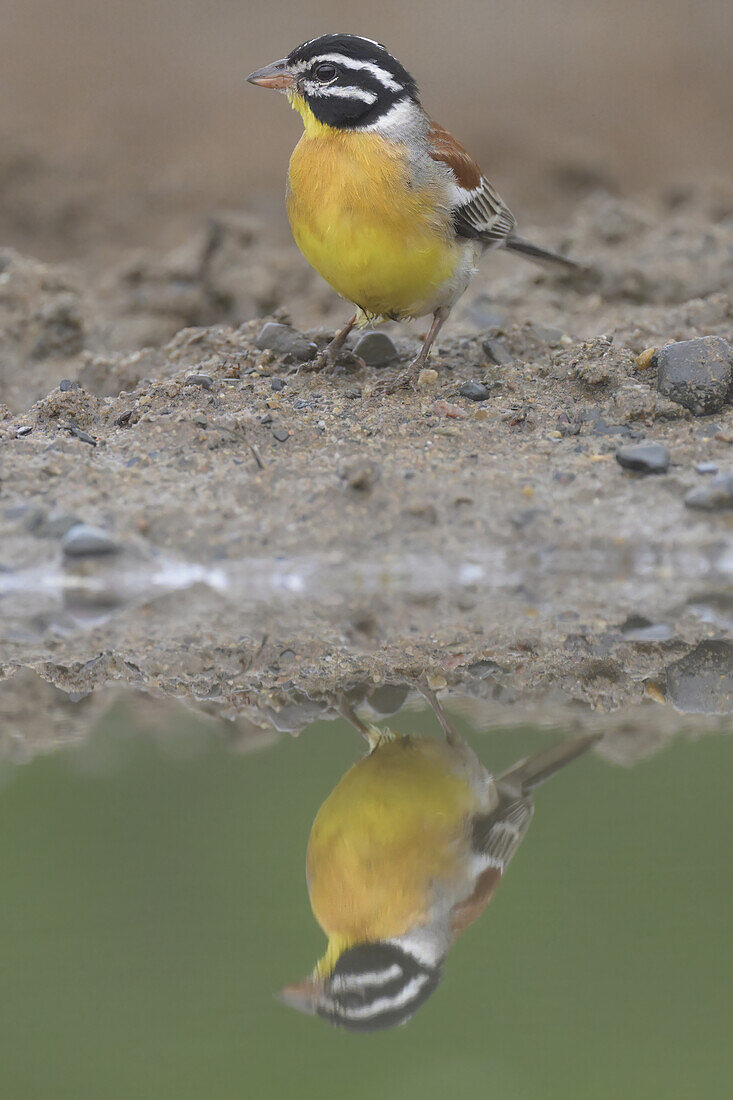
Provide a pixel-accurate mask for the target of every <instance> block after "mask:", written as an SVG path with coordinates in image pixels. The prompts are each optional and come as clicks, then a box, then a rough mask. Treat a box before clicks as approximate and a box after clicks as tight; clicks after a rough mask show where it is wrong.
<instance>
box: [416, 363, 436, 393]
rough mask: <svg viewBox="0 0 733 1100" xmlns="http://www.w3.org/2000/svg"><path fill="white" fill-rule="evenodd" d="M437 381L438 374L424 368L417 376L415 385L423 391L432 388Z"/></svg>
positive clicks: (429, 368)
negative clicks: (428, 387) (427, 387)
mask: <svg viewBox="0 0 733 1100" xmlns="http://www.w3.org/2000/svg"><path fill="white" fill-rule="evenodd" d="M437 381H438V372H437V370H433V368H432V367H425V368H424V369H423V370H421V371H420V373H419V375H418V376H417V384H418V386H420V387H422V388H423V389H424V388H425V387H426V386H434V385H435V383H436V382H437Z"/></svg>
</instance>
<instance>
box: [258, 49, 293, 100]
mask: <svg viewBox="0 0 733 1100" xmlns="http://www.w3.org/2000/svg"><path fill="white" fill-rule="evenodd" d="M247 80H248V81H249V83H250V84H259V86H260V88H275V89H277V91H278V92H285V91H287V89H288V88H292V87H293V86H294V85H295V77H294V76H293V74H292V73H291V72H290V70H289V69H288V60H287V58H286V57H284V58H283V59H282V61H273V62H272V64H271V65H265V67H264V69H257V71H256V72H254V73H250V74H249V76H248V77H247Z"/></svg>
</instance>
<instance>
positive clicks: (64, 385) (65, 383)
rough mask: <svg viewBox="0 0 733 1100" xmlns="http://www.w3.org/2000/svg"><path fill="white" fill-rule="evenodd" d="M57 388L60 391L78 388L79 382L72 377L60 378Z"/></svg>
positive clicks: (64, 391)
mask: <svg viewBox="0 0 733 1100" xmlns="http://www.w3.org/2000/svg"><path fill="white" fill-rule="evenodd" d="M59 389H60V390H61V392H62V393H66V391H67V390H78V389H79V383H78V382H76V381H74V379H73V378H62V379H61V381H60V382H59Z"/></svg>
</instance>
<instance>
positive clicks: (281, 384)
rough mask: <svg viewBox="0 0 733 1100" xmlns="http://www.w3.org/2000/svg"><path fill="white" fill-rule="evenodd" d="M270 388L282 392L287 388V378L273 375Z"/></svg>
mask: <svg viewBox="0 0 733 1100" xmlns="http://www.w3.org/2000/svg"><path fill="white" fill-rule="evenodd" d="M270 388H271V389H273V390H274V391H275V393H280V391H281V390H284V389H285V379H284V378H278V377H277V376H273V377H272V378H271V379H270Z"/></svg>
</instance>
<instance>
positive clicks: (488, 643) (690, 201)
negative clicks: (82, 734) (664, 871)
mask: <svg viewBox="0 0 733 1100" xmlns="http://www.w3.org/2000/svg"><path fill="white" fill-rule="evenodd" d="M731 209H732V207H731V205H730V204H729V203H728V202H727V200H726V199H725V196H724V195H722V194H721V192H720V190H718V189H712V190H700V191H698V192H691V193H687V194H680V195H677V196H676V197H675V198H674V200H673V201H669V200H665V201H661V200H660V201H658V202H648V203H629V202H625V201H622V200H619V199H617V198H613V197H610V196H608V195H607V194H603V193H595V194H592V195H590V196H589V197H588V198H587V199H586V200H585V201H584V202H583V203H582V204H581V205H580V206H579V208H578V210H577V211H576V213H575V216H574V217H573V218H572V219H571V220H570V221H569V222H568V224H567V225H566V226H565V227H564V228H563V230H562V232H557V231H556V232H554V233H551V232H548V231H547V230H545V231H540V230H538V231H537V232H536V233H535V236H537V237H539V238H540V239H541V240H543V241H545V242H546V243H548V244H550V245H553V246H557V247H562V248H564V249H566V250H567V251H568V252H570V253H571V254H572V255H574V256H576V257H578V258H580V259H583V260H585V261H587V262H589V263H592V264H594V265H595V266H596V268H597V270H598V272H599V274H598V275H597V277H596V278H594V279H591V280H585V281H584V280H581V281H579V282H576V283H574V284H573V283H569V282H566V281H563V280H561V279H560V280H559V279H558V278H557V277H556V276H554V275H552V274H549V273H545V272H544V271H543V270H541V269H539V268H537V267H536V266H533V265H531V264H527V263H522V262H521V261H518V260H515V259H513V258H511V257H507V256H502V255H495V256H490V257H489V258H488V261H487V262H486V263H485V264H484V265H483V267H482V271H481V274H480V275H479V276H478V277H477V279H476V280H475V283H474V285H473V286H472V288H471V291H470V293H469V294H468V295H466V298H465V300H464V301H463V302H462V303H461V305H460V308H459V309H457V310H456V314H455V318H454V319H452V320H451V323H450V325H449V326H448V327H447V328H446V330H445V332H446V335H445V338H444V339H443V340H442V341H441V343H440V346H439V349H438V351H437V353H436V355H435V357H434V362H433V364H432V367H433V368H434V373H430V374H429V375H428V376H427V377H426V378H425V379H424V383H423V384H422V385H420V386H418V387H417V388H416V389H414V390H409V391H406V392H403V393H399V394H396V395H393V396H388V397H379V396H378V394H375V393H374V392H373V388H374V384H375V382H376V381H377V380H379V378H381V377H385V376H389V375H390V374H391V373H394V372H395V371H396V370H397V369H399V364H394V365H392V366H390V367H386V368H364V367H363V366H359V365H358V364H355V363H354V362H349V361H348V359H347V360H345V361H344V363H343V365H342V366H340V367H339V368H338V369H337V370H336V371H335V372H334V373H333V374H330V375H323V374H319V373H313V372H310V371H308V370H307V369H304V368H303V367H300V368H299V367H298V364H297V363H296V362H295V361H293V360H292V357H290V356H282V355H277V354H275V353H273V352H271V351H267V350H264V351H263V350H260V349H258V348H257V346H256V340H257V336H258V334H259V332H260V330H261V328H262V326H263V323H264V322H265V320H267V319H273V318H274V319H276V320H279V321H292V322H293V323H294V324H295V325H297V327H298V328H299V329H301V330H303V331H304V332H305V334H306V336H307V337H308V338H309V339H311V340H313V341H314V342H315V343H317V344H322V343H323V342H325V340H326V339H327V338H328V336H329V335H330V333H331V332H332V331H333V326H334V324H336V323H338V322H339V321H340V320H341V319H342V318H343V316H344V315H345V307H344V306H343V304H339V303H338V302H337V300H336V299H335V297H334V296H333V295H332V293H331V292H330V291H329V290H328V288H327V287H325V285H324V284H323V283H321V282H320V280H319V279H318V278H317V277H316V276H315V275H314V274H313V273H312V272H310V271H309V269H308V268H307V267H306V265H305V264H304V263H302V261H300V260H299V258H298V257H297V255H296V253H295V250H294V247H293V246H292V245H288V244H282V245H279V244H278V245H275V244H273V240H272V234H271V232H270V231H269V229H268V225H267V223H266V222H264V223H263V222H262V221H259V220H257V219H256V218H254V217H252V216H251V215H244V214H241V213H231V214H221V215H217V216H216V217H214V218H210V219H208V220H207V221H206V223H205V224H204V225H203V226H202V227H201V229H200V230H199V231H197V232H196V233H194V234H193V235H192V236H191V237H190V238H189V239H188V240H186V241H184V242H183V244H181V245H179V246H178V247H177V248H175V249H174V250H171V251H168V250H160V249H155V248H153V249H149V250H147V251H145V252H141V251H136V252H135V253H134V254H129V253H125V254H124V255H122V254H121V255H120V256H119V257H118V258H117V260H116V261H115V262H113V263H110V265H109V267H108V268H107V269H105V270H104V271H103V272H102V273H101V274H100V272H99V267H98V261H97V260H95V261H94V262H90V263H88V264H86V265H85V264H84V263H76V264H75V265H73V266H66V267H63V266H60V265H49V264H45V263H42V262H40V261H38V260H34V259H32V258H30V257H28V256H23V255H21V254H19V253H17V252H14V251H13V250H10V249H7V250H5V252H4V253H2V256H1V257H0V354H2V363H3V372H2V376H1V377H0V401H1V402H4V404H3V405H0V448H1V456H2V466H1V469H0V494H1V495H0V522H1V523H2V540H1V542H0V546H1V550H0V597H1V599H2V605H1V606H2V611H3V615H2V620H1V625H0V667H2V669H3V674H4V675H5V677H6V681H5V684H4V685H2V687H3V692H2V693H0V699H2V700H4V707H5V714H6V717H7V716H8V715H9V716H10V717H11V718H12V721H10V722H9V723H7V726H6V728H7V730H8V731H12V730H14V731H15V732H14V733H12V736H11V733H10V732H8V734H7V737H8V738H10V740H11V741H12V743H13V744H16V741H17V740H18V737H20V741H21V742H23V740H24V737H26V734H22V733H21V734H18V730H21V731H22V730H24V729H25V730H26V731H28V730H29V729H31V728H36V727H37V725H38V723H37V722H36V723H33V722H31V721H30V719H28V720H27V721H21V720H20V718H19V715H21V716H22V715H26V717H28V715H29V713H34V714H37V713H38V707H37V706H36V695H35V689H34V690H29V689H28V684H29V683H34V684H36V685H37V690H38V691H39V692H41V695H43V693H44V692H46V691H51V690H53V691H60V694H59V696H58V697H56V696H54V698H55V699H56V701H57V703H58V707H56V705H55V704H54V706H51V705H50V704H48V713H53V712H54V711H55V710H58V713H59V714H60V716H61V717H60V718H59V720H58V722H54V721H51V720H50V719H49V720H48V721H47V722H45V723H44V724H43V726H42V729H39V730H38V733H37V738H38V739H39V740H40V743H42V744H43V743H45V741H47V742H49V743H56V741H57V740H58V739H60V740H61V741H62V742H63V741H65V740H66V739H68V737H70V736H72V734H71V733H69V730H70V729H72V727H73V728H74V729H77V731H78V729H79V728H84V729H86V728H88V723H87V722H86V721H83V722H81V725H79V723H78V722H77V724H76V725H74V723H73V722H71V724H69V722H68V721H67V718H68V714H67V708H68V707H69V706H70V707H72V710H73V708H74V707H77V706H78V707H81V708H82V709H84V708H86V713H88V714H94V713H95V708H96V706H97V705H99V702H98V701H99V699H101V698H103V697H104V698H106V697H107V696H106V695H105V693H106V692H108V691H109V689H110V685H114V684H116V685H117V686H118V687H121V686H125V685H126V686H127V687H128V688H131V689H134V690H136V691H142V692H144V693H148V694H149V693H152V694H153V695H157V696H161V695H162V696H165V697H171V696H173V697H177V698H179V699H182V700H185V701H186V702H188V703H190V704H191V705H195V706H196V707H197V708H199V709H205V710H207V711H208V712H211V713H212V714H214V715H215V716H216V717H217V719H219V720H226V721H227V722H229V723H233V725H230V726H229V727H228V728H229V729H230V731H232V730H233V731H235V733H233V734H232V736H234V737H235V738H236V737H241V739H242V740H243V741H244V742H247V743H249V742H248V739H249V738H254V741H255V742H256V743H259V742H258V739H259V738H261V737H262V736H263V734H262V729H263V727H264V728H269V729H270V730H272V729H273V726H275V727H279V728H281V729H286V730H290V731H291V732H297V731H298V730H299V729H301V728H302V727H303V725H305V724H307V721H308V720H312V719H313V718H314V717H316V716H317V715H319V714H321V713H323V709H324V707H328V705H329V700H333V698H335V696H336V695H337V694H338V693H343V692H347V693H348V692H353V694H354V698H355V699H356V700H357V701H359V700H363V699H364V698H365V697H366V696H368V695H369V694H370V693H371V692H373V691H374V689H375V686H377V685H382V684H387V683H393V682H403V681H407V682H408V683H414V681H415V678H416V677H417V676H418V675H419V674H420V673H421V672H422V670H424V669H426V668H427V669H428V670H429V671H430V674H431V676H432V677H433V681H434V682H435V683H437V684H439V685H443V684H445V685H446V686H447V687H452V688H453V689H455V690H459V689H460V691H462V692H463V693H466V692H467V693H468V694H469V695H470V696H471V698H473V699H474V700H476V699H478V700H479V701H480V702H481V707H482V708H483V709H482V710H481V715H482V716H483V717H482V720H489V719H490V720H495V721H502V722H503V721H507V720H509V715H510V713H511V716H512V721H514V720H516V721H518V720H522V719H523V718H525V717H527V716H530V717H531V716H534V717H537V716H538V715H539V716H543V717H544V718H545V720H547V721H552V722H553V723H555V724H557V723H561V724H564V725H568V724H573V723H576V724H577V723H578V722H580V723H581V724H583V723H587V722H590V721H596V720H597V717H598V715H603V714H611V713H615V714H616V715H617V716H620V717H618V718H617V722H618V723H620V726H619V728H621V727H624V728H627V727H628V726H629V723H631V725H632V726H633V727H634V728H635V729H637V730H638V729H641V728H642V727H643V728H644V729H647V730H649V731H650V732H649V738H650V739H651V740H646V741H644V751H646V749H647V748H648V746H649V744H651V743H654V742H655V739H656V740H657V741H658V740H659V738H661V737H663V736H665V735H666V734H665V731H666V733H669V732H670V731H673V730H677V729H678V728H679V725H680V718H679V715H680V713H682V714H687V715H689V714H690V713H691V712H695V711H700V712H702V713H704V714H707V715H723V714H724V713H725V712H726V711H728V712H729V711H731V710H733V687H731V684H730V679H731V676H732V675H733V672H732V671H731V667H732V666H733V658H732V657H731V653H732V652H733V651H732V650H730V648H727V649H726V648H725V646H726V645H728V641H727V639H729V638H730V633H731V598H732V589H731V584H732V577H733V511H730V510H727V511H726V510H724V509H723V510H712V511H699V510H694V509H691V508H689V507H688V506H687V505H686V503H685V498H686V496H687V494H689V493H690V491H692V490H695V489H699V488H700V487H701V486H706V485H708V484H710V479H711V476H713V475H711V474H710V473H706V472H701V471H705V470H708V469H709V468H710V467H711V466H714V467H715V468H716V469H717V470H718V471H719V472H721V471H725V470H728V469H731V468H733V406H731V404H730V396H731V395H729V399H728V403H727V404H725V405H724V406H723V407H722V408H721V409H720V410H719V411H718V412H717V413H716V414H715V415H708V416H694V415H693V414H692V413H691V412H689V411H688V410H687V409H686V408H684V407H682V406H681V405H679V404H676V403H674V402H672V401H670V400H669V399H668V398H667V397H664V396H662V395H661V394H660V393H659V392H658V390H657V376H656V375H657V372H656V368H655V366H654V359H653V358H652V357H651V356H650V355H646V356H645V355H643V353H644V352H645V350H647V349H649V348H659V347H661V346H662V345H665V344H667V343H669V342H671V341H679V340H685V339H689V338H693V337H698V336H715V335H717V336H722V337H723V338H725V339H727V340H731V338H732V337H733V312H732V310H731V300H730V294H729V291H730V286H731V274H732V271H733V267H732V264H733V259H732V256H731ZM523 228H524V227H523ZM414 329H415V331H413V332H412V333H410V332H409V331H408V330H406V329H401V328H399V327H398V326H389V327H388V331H390V333H391V334H392V337H393V339H394V340H395V342H396V344H397V347H398V348H399V350H400V352H401V353H402V357H403V359H407V358H408V357H409V355H411V354H412V353H414V350H415V349H416V347H417V343H416V333H417V332H418V331H419V329H420V326H419V325H417V326H414ZM468 381H474V382H481V383H485V385H486V395H487V396H486V399H485V400H483V401H480V402H474V401H472V400H469V399H468V398H466V397H465V396H462V395H461V394H460V388H461V386H462V385H463V384H464V383H466V382H468ZM641 440H655V441H660V442H664V443H666V444H667V445H668V447H669V450H670V453H671V464H670V467H669V469H668V471H667V472H666V473H664V474H661V475H657V476H648V477H642V476H639V475H637V474H634V473H632V472H629V471H628V470H625V469H622V468H621V467H620V466H619V464H618V462H617V461H616V458H615V453H616V450H617V448H618V447H619V445H622V444H628V443H633V442H638V441H641ZM700 464H707V466H700ZM77 522H83V523H87V524H91V525H94V526H95V527H97V528H99V529H101V530H102V531H104V532H105V533H106V535H107V536H108V538H109V540H110V543H111V545H110V548H109V549H110V552H109V553H106V554H102V555H98V556H89V557H81V558H76V557H72V556H70V555H69V554H67V553H66V552H65V550H64V545H65V544H64V537H65V536H66V535H67V533H68V531H69V529H70V528H71V527H72V525H73V524H74V523H77ZM710 642H712V643H714V645H720V644H722V645H723V649H718V650H715V651H714V652H713V653H712V656H711V655H710V654H708V653H707V651H706V650H705V649H704V646H705V645H707V644H708V643H710ZM701 645H702V646H703V649H702V650H700V646H701ZM696 655H697V656H696ZM685 659H689V660H691V661H692V662H693V664H695V662H698V663H699V664H700V668H701V669H702V673H701V676H702V681H700V682H703V684H704V683H707V681H706V680H705V677H706V676H707V677H708V680H710V678H711V677H712V681H711V683H712V685H713V686H712V687H709V690H708V688H706V689H705V690H706V691H708V695H707V696H706V697H705V700H704V701H703V703H702V704H700V702H699V699H697V696H695V694H694V691H693V695H692V696H690V695H689V692H687V689H685V690H684V691H683V692H682V694H680V692H679V690H678V686H677V687H676V686H675V685H676V680H675V673H674V671H672V672H671V673H670V669H672V670H674V668H675V667H677V666H678V664H679V662H680V661H683V660H685ZM711 662H712V663H711ZM20 675H22V676H23V677H30V678H31V679H30V681H26V680H18V676H20ZM34 677H36V678H37V677H40V680H36V679H34ZM670 677H671V679H670ZM692 679H693V681H694V680H695V676H693V677H692ZM51 684H53V685H56V686H55V687H54V688H53V689H52V688H51V686H50V685H51ZM14 685H15V686H16V687H17V685H22V686H23V690H22V692H20V694H19V693H18V691H16V689H15V687H14ZM44 685H45V686H44ZM90 692H91V693H92V695H91V696H90V694H89V693H90ZM686 692H687V694H686ZM69 693H70V694H69ZM100 693H101V694H100ZM703 694H704V692H703ZM19 699H22V700H25V702H22V701H21V702H19ZM90 699H91V700H92V702H90ZM696 699H697V701H695V700H696ZM84 700H86V702H84ZM632 705H636V706H637V707H642V709H643V711H644V717H643V721H642V720H641V719H640V718H639V717H638V715H636V717H634V718H632V719H629V717H628V714H629V707H631V706H632ZM288 708H291V709H290V710H288ZM293 708H294V709H293ZM492 708H493V709H492ZM497 708H498V709H497ZM283 712H284V713H283ZM278 714H280V715H281V716H280V717H278ZM13 716H14V717H13ZM594 716H595V717H594ZM608 721H610V719H608ZM684 721H685V722H686V723H687V724H688V725H689V726H690V728H693V729H694V728H699V726H700V723H702V725H703V726H704V727H705V728H709V726H710V725H711V723H712V724H716V723H719V722H721V721H722V722H724V723H725V722H729V718H728V719H724V718H721V717H719V718H712V717H705V718H703V719H701V718H699V717H697V718H687V717H686V718H685V720H684ZM60 731H61V732H60ZM63 731H66V732H65V733H64V732H63ZM236 731H239V732H238V733H237V732H236ZM44 738H45V741H44ZM30 740H31V741H33V737H32V736H31V737H30ZM632 740H633V739H632ZM634 743H635V744H636V750H635V751H637V752H640V751H641V746H642V742H641V740H639V739H638V738H637V740H636V741H635V742H634ZM34 744H35V742H34ZM23 751H28V746H27V744H26V745H25V749H23ZM615 751H616V750H615ZM626 751H627V750H626V749H623V751H622V749H618V752H619V753H621V755H623V752H626Z"/></svg>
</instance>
